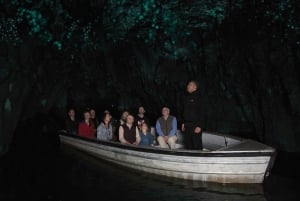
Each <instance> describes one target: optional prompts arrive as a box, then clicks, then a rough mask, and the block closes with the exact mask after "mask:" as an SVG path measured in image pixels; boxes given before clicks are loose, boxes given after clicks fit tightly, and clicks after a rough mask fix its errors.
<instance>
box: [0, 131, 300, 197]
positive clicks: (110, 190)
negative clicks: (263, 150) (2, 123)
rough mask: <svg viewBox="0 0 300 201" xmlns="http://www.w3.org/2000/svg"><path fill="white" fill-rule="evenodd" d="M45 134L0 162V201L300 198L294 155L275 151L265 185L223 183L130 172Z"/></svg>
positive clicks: (296, 155)
mask: <svg viewBox="0 0 300 201" xmlns="http://www.w3.org/2000/svg"><path fill="white" fill-rule="evenodd" d="M49 136H51V135H49ZM49 136H48V137H45V136H44V137H42V138H43V140H45V139H46V140H47V141H46V142H44V143H39V144H36V143H35V142H32V144H31V146H30V147H28V144H27V145H26V146H25V145H24V146H23V147H22V146H21V145H19V147H18V149H15V150H14V151H12V152H10V153H9V154H8V155H6V156H4V157H2V158H1V163H0V164H1V166H0V167H1V169H0V201H14V200H20V201H22V200H24V201H25V200H61V201H74V200H82V201H97V200H101V201H105V200H116V199H118V200H140V201H142V200H143V201H148V200H149V201H150V200H151V201H164V200H166V201H167V200H168V201H169V200H178V201H182V200H189V201H193V200H208V201H209V200H224V201H225V200H228V201H230V200H246V201H248V200H249V201H250V200H251V201H252V200H253V201H271V200H272V201H273V200H274V201H275V200H276V201H277V200H278V201H279V200H280V201H299V200H300V188H299V186H298V179H299V173H298V171H300V169H299V165H297V160H298V161H299V159H300V157H299V153H284V152H279V153H278V157H277V159H276V161H275V166H274V168H273V170H272V172H271V175H270V177H268V178H267V179H266V180H265V182H264V184H252V185H242V184H239V185H229V184H226V185H222V184H213V183H202V182H188V181H182V180H176V179H166V178H162V177H157V176H152V175H147V174H142V173H138V172H133V171H130V170H128V169H124V168H120V167H118V166H115V165H113V164H110V163H107V162H104V161H100V160H97V159H95V158H93V157H91V156H87V155H86V154H83V153H81V152H79V151H76V150H73V149H71V148H68V147H63V146H61V145H60V144H59V141H58V140H57V138H56V137H57V136H56V137H54V138H53V137H49ZM21 144H22V143H21ZM25 144H26V143H25Z"/></svg>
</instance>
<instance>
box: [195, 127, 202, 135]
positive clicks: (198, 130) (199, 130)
mask: <svg viewBox="0 0 300 201" xmlns="http://www.w3.org/2000/svg"><path fill="white" fill-rule="evenodd" d="M201 131H202V129H201V128H200V127H199V126H197V127H196V128H195V130H194V132H195V133H196V134H199V133H201Z"/></svg>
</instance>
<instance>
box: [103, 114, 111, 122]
mask: <svg viewBox="0 0 300 201" xmlns="http://www.w3.org/2000/svg"><path fill="white" fill-rule="evenodd" d="M110 119H111V116H110V114H106V115H105V117H104V121H107V122H108V121H110Z"/></svg>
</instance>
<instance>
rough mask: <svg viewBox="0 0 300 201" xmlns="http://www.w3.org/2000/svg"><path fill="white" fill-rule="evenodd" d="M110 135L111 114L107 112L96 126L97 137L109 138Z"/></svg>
mask: <svg viewBox="0 0 300 201" xmlns="http://www.w3.org/2000/svg"><path fill="white" fill-rule="evenodd" d="M112 137H113V134H112V125H111V115H110V114H109V113H104V114H103V118H102V121H101V123H100V124H99V126H98V127H97V139H99V140H111V139H112Z"/></svg>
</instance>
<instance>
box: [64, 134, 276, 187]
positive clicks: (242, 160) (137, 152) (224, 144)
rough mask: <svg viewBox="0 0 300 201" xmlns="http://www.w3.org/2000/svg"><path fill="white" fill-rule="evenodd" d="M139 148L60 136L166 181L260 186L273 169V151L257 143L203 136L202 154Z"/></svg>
mask: <svg viewBox="0 0 300 201" xmlns="http://www.w3.org/2000/svg"><path fill="white" fill-rule="evenodd" d="M177 135H178V142H179V143H178V145H177V147H178V148H177V149H172V150H171V149H163V148H160V147H158V146H153V147H142V146H134V145H125V144H121V143H119V142H114V141H100V140H97V139H90V138H83V137H80V136H76V135H71V134H67V133H64V132H60V133H59V136H60V141H61V144H62V145H63V146H64V145H68V146H72V147H73V148H76V149H78V150H80V151H82V152H85V153H88V154H90V155H93V156H95V157H97V158H100V159H103V160H107V161H110V162H112V163H115V164H118V165H121V166H124V167H127V168H131V169H134V170H138V171H142V172H146V173H151V174H155V175H161V176H166V177H172V178H178V179H184V180H194V181H203V182H217V183H263V181H264V179H265V177H266V176H268V175H269V172H270V170H271V168H272V166H273V163H274V160H275V158H276V150H275V149H274V148H272V147H270V146H268V145H265V144H262V143H260V142H257V141H254V140H251V139H243V138H238V137H235V136H230V135H225V134H220V133H213V132H203V134H202V140H203V147H204V149H203V150H186V149H184V148H183V146H182V144H181V142H182V135H181V133H180V131H178V132H177Z"/></svg>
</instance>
